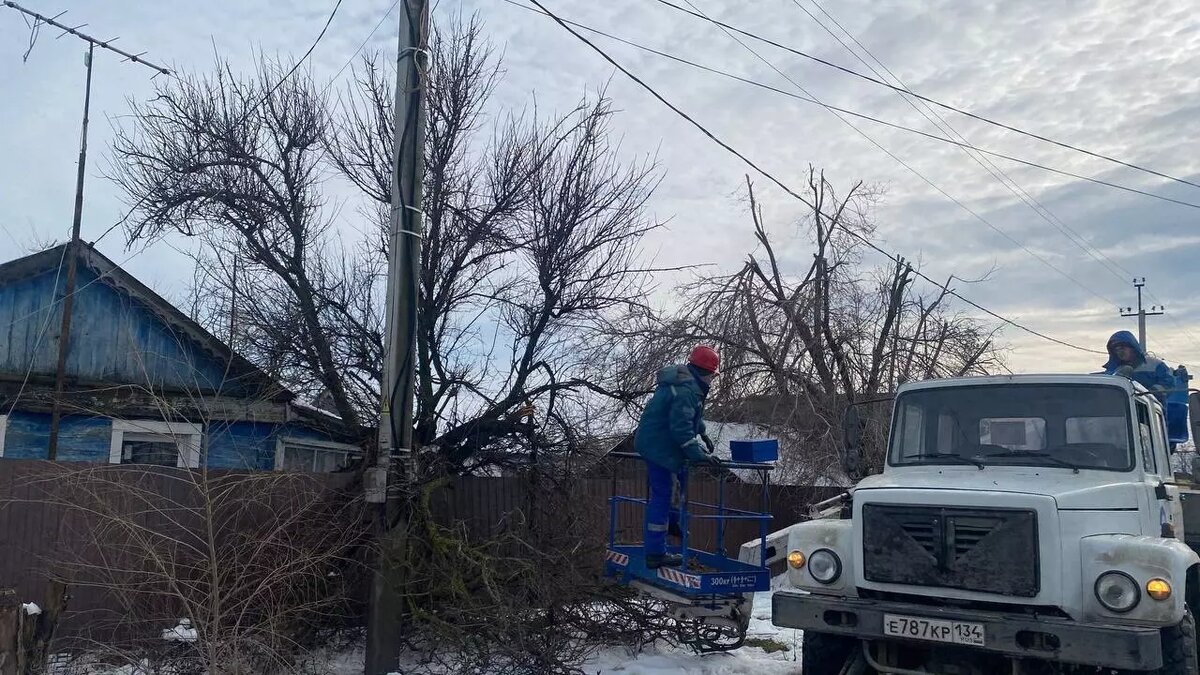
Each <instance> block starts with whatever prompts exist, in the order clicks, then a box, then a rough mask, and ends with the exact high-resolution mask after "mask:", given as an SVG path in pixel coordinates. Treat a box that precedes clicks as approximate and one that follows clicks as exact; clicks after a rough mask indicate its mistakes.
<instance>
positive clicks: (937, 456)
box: [906, 452, 987, 469]
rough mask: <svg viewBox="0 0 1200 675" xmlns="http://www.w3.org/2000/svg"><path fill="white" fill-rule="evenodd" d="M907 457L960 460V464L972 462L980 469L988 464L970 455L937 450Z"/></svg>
mask: <svg viewBox="0 0 1200 675" xmlns="http://www.w3.org/2000/svg"><path fill="white" fill-rule="evenodd" d="M906 459H917V460H933V459H948V460H950V461H952V462H958V463H959V464H972V465H974V466H977V467H979V468H980V469H983V467H985V466H987V465H986V464H984V463H983V462H981V461H979V460H977V459H972V458H970V457H963V456H962V455H955V454H949V453H947V454H941V453H937V452H922V453H920V454H917V455H909V456H908V457H907V458H906ZM929 463H932V462H929Z"/></svg>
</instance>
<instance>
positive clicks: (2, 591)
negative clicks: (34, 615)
mask: <svg viewBox="0 0 1200 675" xmlns="http://www.w3.org/2000/svg"><path fill="white" fill-rule="evenodd" d="M20 630H21V603H20V602H18V601H17V591H16V589H14V588H0V675H18V672H17V651H18V649H17V635H18V633H19V632H20Z"/></svg>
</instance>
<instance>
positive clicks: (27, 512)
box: [0, 459, 837, 634]
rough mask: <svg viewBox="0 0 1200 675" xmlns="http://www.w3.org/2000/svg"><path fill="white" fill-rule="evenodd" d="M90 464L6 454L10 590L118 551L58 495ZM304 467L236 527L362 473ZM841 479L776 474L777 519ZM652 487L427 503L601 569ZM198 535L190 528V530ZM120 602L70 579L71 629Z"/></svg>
mask: <svg viewBox="0 0 1200 675" xmlns="http://www.w3.org/2000/svg"><path fill="white" fill-rule="evenodd" d="M88 466H89V465H71V464H65V463H48V462H41V461H24V460H12V459H0V593H5V592H6V591H5V589H12V590H13V591H14V592H15V595H16V597H17V598H18V599H20V600H21V601H23V602H24V601H32V602H42V598H44V597H45V596H46V593H47V588H48V586H49V578H50V574H49V573H50V572H51V571H52V570H59V569H61V568H62V566H63V564H64V563H66V562H67V561H73V562H74V563H75V564H78V562H79V557H80V555H82V554H86V555H87V556H90V557H92V558H94V562H95V564H97V565H103V564H105V561H106V560H108V561H111V560H114V559H117V558H118V557H119V552H117V551H107V552H106V551H104V550H103V549H102V548H97V547H96V546H95V543H96V538H95V536H94V534H95V533H94V532H89V531H88V530H87V528H88V527H89V526H90V525H89V522H88V518H87V516H86V508H87V505H86V504H71V505H70V506H67V505H64V503H63V499H62V495H58V496H56V497H52V495H53V494H54V492H55V489H56V488H58V487H60V486H61V483H60V482H61V481H63V480H65V479H64V476H70V475H71V472H72V471H86V470H87V468H88ZM93 468H94V467H93ZM210 473H211V474H214V475H220V476H222V477H224V478H226V479H228V480H229V481H231V482H230V485H231V486H232V487H230V488H229V489H232V490H237V489H239V488H238V487H237V486H238V481H239V480H240V478H239V476H244V477H245V478H246V479H247V480H249V479H250V478H252V477H253V476H255V474H245V473H243V474H236V473H234V472H210ZM118 475H119V474H118ZM186 475H187V470H182V469H155V470H150V471H145V472H130V473H129V478H128V480H129V481H137V482H138V485H137V486H136V489H137V490H140V491H147V490H148V491H160V492H161V493H162V495H163V500H164V503H188V502H189V500H192V499H194V495H192V494H190V493H189V490H194V488H189V487H188V486H189V485H192V484H193V483H192V482H191V481H188V480H180V477H181V476H186ZM260 475H261V474H260ZM294 476H295V480H282V481H279V482H277V483H273V485H275V486H276V487H275V489H277V490H278V491H279V494H277V495H273V496H270V497H269V498H266V499H265V501H261V502H260V508H261V504H262V503H266V504H270V505H271V508H270V509H269V510H270V513H269V514H268V513H266V512H264V511H262V510H259V511H254V510H242V511H240V512H239V514H238V515H237V518H236V519H235V520H232V521H228V522H226V523H225V527H226V528H230V527H232V528H235V529H236V528H240V527H244V528H245V529H246V530H247V531H253V525H254V524H255V523H253V522H250V521H249V520H247V518H251V517H257V516H254V515H253V514H254V513H258V514H259V516H261V517H263V518H267V517H270V518H280V517H281V514H286V513H287V512H288V510H289V509H303V508H305V504H306V503H309V502H311V500H313V499H318V498H320V497H321V495H322V493H333V492H336V491H342V490H346V489H348V488H349V489H354V488H353V487H352V481H353V479H354V477H353V476H352V475H350V474H325V475H320V474H303V475H300V474H296V475H294ZM121 480H125V479H121ZM247 485H248V486H249V487H248V488H247V489H255V490H259V489H261V487H259V486H258V485H257V484H253V483H247ZM130 487H131V489H132V487H133V486H132V485H131V486H130ZM719 487H720V484H719V483H718V482H717V480H716V479H714V478H712V477H704V476H697V477H694V478H693V480H692V483H691V486H690V490H689V494H690V499H691V500H692V501H693V502H705V503H710V504H715V503H717V501H718V489H719ZM118 488H119V486H118ZM724 488H725V497H724V503H725V504H726V505H727V506H729V507H731V508H738V509H745V510H760V507H761V506H762V504H761V488H760V486H758V485H754V484H747V483H742V482H738V481H731V482H727V483H726V484H725V486H724ZM836 491H837V490H836V489H830V488H814V487H806V486H782V485H779V486H777V485H772V486H770V488H769V502H770V503H769V506H768V510H769V511H770V512H771V513H772V514H773V517H774V519H773V522H772V523H771V526H770V528H769V529H770V530H774V529H778V528H780V527H783V526H785V525H787V524H790V523H794V522H797V521H798V520H802V519H804V518H806V517H807V506H808V505H809V504H811V503H814V502H816V501H819V500H821V499H824V498H825V497H828V496H830V495H831V494H833V493H835V492H836ZM645 492H646V483H645V480H644V477H642V476H641V475H638V474H635V475H634V477H629V475H628V473H626V474H622V476H621V477H620V478H613V477H603V476H599V477H598V476H589V477H586V478H573V479H566V480H554V479H551V478H549V477H545V476H521V477H500V478H483V477H460V478H456V479H454V480H453V481H450V482H449V483H447V484H446V485H444V486H442V487H440V488H438V489H436V490H434V491H433V492H432V493H431V494H430V495H429V501H428V503H429V506H430V509H431V511H432V513H433V515H434V518H435V520H436V521H437V522H438V523H440V524H442V525H444V526H446V527H452V528H455V529H457V530H459V531H461V532H463V533H465V534H466V536H467V537H468V538H469V539H471V540H475V541H480V542H482V541H487V540H491V539H494V538H497V537H502V536H504V535H506V534H512V535H515V536H516V537H518V538H520V539H521V540H522V542H524V544H525V545H527V546H534V547H536V546H539V545H542V546H556V547H557V546H564V545H570V546H573V547H574V549H575V550H578V551H579V564H580V565H585V566H589V567H594V569H597V570H598V569H599V566H600V563H601V553H602V551H598V550H597V549H598V548H599V547H602V546H603V544H604V541H605V540H606V538H607V536H608V529H609V520H610V518H609V513H610V512H609V502H608V498H609V496H610V495H612V494H614V493H615V494H623V495H630V496H634V497H644V496H645ZM80 507H82V509H81V508H80ZM642 508H643V507H642V506H641V505H640V504H622V505H621V507H620V508H619V510H618V521H617V528H616V529H617V534H618V537H619V538H620V540H622V541H625V542H633V541H638V540H640V538H641V529H642V528H641V522H642ZM297 512H299V511H297ZM248 514H249V515H248ZM139 517H144V518H145V519H146V520H145V526H146V527H147V528H163V527H174V528H179V527H180V522H181V521H180V520H178V519H174V520H171V521H170V522H167V521H165V520H162V519H161V518H158V519H157V520H156V518H155V516H154V514H143V515H142V516H139ZM231 523H232V524H231ZM564 530H565V531H564ZM716 534H717V528H716V525H715V523H713V522H711V521H707V522H696V523H695V524H694V525H693V527H692V528H691V533H690V535H691V540H690V541H691V543H692V545H693V546H694V547H696V548H703V549H708V550H715V549H716V548H717V546H718V542H717V541H716ZM197 535H198V533H194V532H193V533H184V536H197ZM551 535H552V536H551ZM757 536H758V527H757V525H756V524H755V523H752V522H745V521H743V522H734V523H730V524H729V525H728V526H727V527H726V529H725V537H724V546H725V548H726V550H727V551H729V553H730V554H731V555H735V556H736V554H737V549H738V547H739V546H740V545H741V544H743V543H745V542H747V541H750V540H752V539H754V538H756V537H757ZM89 547H90V548H89ZM85 552H86V553H85ZM114 604H115V603H113V602H112V599H111V598H110V597H107V596H106V591H104V590H103V589H96V588H87V587H80V588H71V590H70V598H69V602H68V608H67V613H66V615H65V617H64V624H63V626H64V628H63V630H64V631H65V633H66V634H74V633H77V632H78V631H79V630H81V626H82V625H85V624H86V623H87V620H86V619H85V617H87V616H89V615H94V614H95V613H97V612H104V611H109V612H112V611H116V608H115V607H114Z"/></svg>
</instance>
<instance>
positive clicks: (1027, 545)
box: [863, 504, 1039, 598]
mask: <svg viewBox="0 0 1200 675" xmlns="http://www.w3.org/2000/svg"><path fill="white" fill-rule="evenodd" d="M863 568H864V573H865V575H866V578H867V580H868V581H874V582H877V583H890V584H908V585H913V586H938V587H943V588H959V589H963V590H970V591H981V592H984V593H997V594H1000V595H1011V596H1017V597H1025V598H1031V597H1033V596H1035V595H1037V593H1038V589H1039V579H1038V549H1037V517H1036V515H1035V514H1034V512H1032V511H1020V510H1007V509H960V508H942V507H930V506H894V505H886V504H866V505H864V506H863Z"/></svg>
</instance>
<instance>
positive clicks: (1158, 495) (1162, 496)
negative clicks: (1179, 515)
mask: <svg viewBox="0 0 1200 675" xmlns="http://www.w3.org/2000/svg"><path fill="white" fill-rule="evenodd" d="M1154 498H1155V499H1157V500H1158V501H1160V502H1169V501H1171V495H1169V494H1167V485H1166V483H1159V484H1158V485H1156V486H1154Z"/></svg>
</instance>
